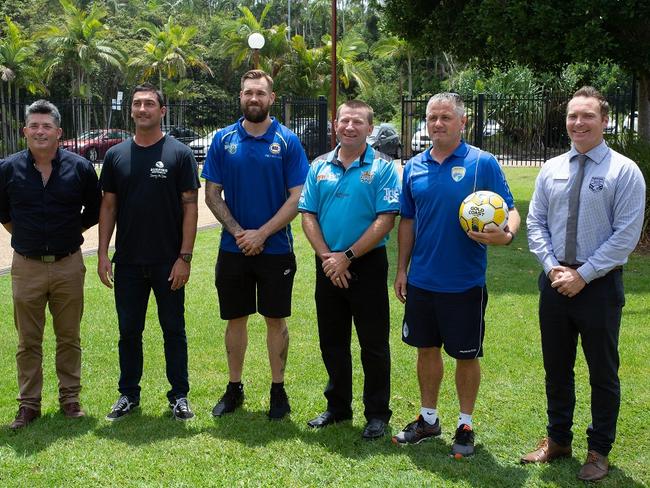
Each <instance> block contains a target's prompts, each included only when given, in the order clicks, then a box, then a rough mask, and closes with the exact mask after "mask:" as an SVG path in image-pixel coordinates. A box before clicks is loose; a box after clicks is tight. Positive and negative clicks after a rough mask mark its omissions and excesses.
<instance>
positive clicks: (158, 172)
mask: <svg viewBox="0 0 650 488" xmlns="http://www.w3.org/2000/svg"><path fill="white" fill-rule="evenodd" d="M168 171H169V170H168V169H167V168H165V163H163V162H162V161H156V162H155V163H154V164H153V167H152V168H151V169H150V170H149V177H150V178H167V172H168Z"/></svg>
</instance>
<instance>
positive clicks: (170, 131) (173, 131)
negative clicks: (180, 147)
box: [162, 125, 201, 145]
mask: <svg viewBox="0 0 650 488" xmlns="http://www.w3.org/2000/svg"><path fill="white" fill-rule="evenodd" d="M162 131H163V134H166V135H168V136H170V137H173V138H175V139H178V140H179V141H181V142H182V143H183V144H188V145H189V144H190V142H192V141H193V140H194V139H197V138H199V137H201V136H200V134H199V133H198V132H196V131H195V130H194V129H190V128H189V127H183V126H181V125H163V126H162Z"/></svg>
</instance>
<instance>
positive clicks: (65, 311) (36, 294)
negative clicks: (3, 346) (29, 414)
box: [11, 251, 86, 410]
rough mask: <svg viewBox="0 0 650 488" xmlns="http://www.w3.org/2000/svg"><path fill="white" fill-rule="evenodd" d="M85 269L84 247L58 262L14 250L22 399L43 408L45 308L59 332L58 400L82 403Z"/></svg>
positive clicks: (18, 366)
mask: <svg viewBox="0 0 650 488" xmlns="http://www.w3.org/2000/svg"><path fill="white" fill-rule="evenodd" d="M85 274H86V267H85V266H84V263H83V258H82V255H81V251H77V252H76V253H74V254H72V255H70V256H68V257H66V258H63V259H61V260H59V261H56V262H54V263H43V262H41V261H36V260H33V259H27V258H25V257H23V256H21V255H20V254H18V253H14V258H13V262H12V265H11V285H12V291H13V303H14V322H15V324H16V330H17V331H18V351H17V352H16V365H17V370H18V389H19V394H18V398H17V400H18V402H20V405H21V406H27V407H29V408H33V409H36V410H40V408H41V390H42V389H43V366H42V362H43V347H42V344H43V331H44V329H45V307H46V306H49V309H50V313H51V314H52V323H53V326H54V335H55V336H56V374H57V376H58V378H59V403H60V404H61V405H64V404H66V403H72V402H78V401H79V391H80V390H81V383H80V380H81V343H80V338H79V325H80V323H81V316H82V314H83V291H84V277H85Z"/></svg>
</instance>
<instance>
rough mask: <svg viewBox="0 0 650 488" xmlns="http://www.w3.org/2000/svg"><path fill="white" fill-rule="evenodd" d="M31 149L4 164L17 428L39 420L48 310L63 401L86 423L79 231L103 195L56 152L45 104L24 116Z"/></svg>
mask: <svg viewBox="0 0 650 488" xmlns="http://www.w3.org/2000/svg"><path fill="white" fill-rule="evenodd" d="M25 119H26V120H25V128H24V129H23V133H24V134H25V138H26V139H27V148H28V149H26V150H24V151H20V152H18V153H16V154H13V155H11V156H9V157H8V158H7V159H6V160H4V161H0V222H1V223H2V225H3V226H4V227H5V229H6V230H7V231H8V232H9V233H10V234H11V247H13V248H14V257H13V261H12V264H11V279H12V280H11V284H12V290H13V302H14V319H15V323H16V330H17V331H18V352H17V353H16V364H17V367H18V387H19V394H18V401H19V402H20V408H19V409H18V414H17V415H16V419H15V420H14V421H13V423H12V424H11V425H10V427H11V428H12V429H19V428H22V427H25V426H26V425H27V424H29V423H30V422H32V421H33V420H35V419H36V418H38V417H40V415H41V390H42V387H43V369H42V358H43V349H42V343H43V330H44V328H45V307H46V306H49V308H50V312H51V313H52V325H53V328H54V334H55V336H56V373H57V376H58V379H59V403H60V405H61V410H62V411H63V414H64V415H65V416H66V417H71V418H77V417H83V416H84V415H85V414H84V411H83V410H82V409H81V407H80V404H79V391H80V390H81V382H80V380H81V345H80V339H79V325H80V322H81V316H82V312H83V287H84V277H85V274H86V268H85V266H84V263H83V258H82V256H81V250H80V246H81V243H82V242H83V237H82V235H81V234H82V233H83V232H84V231H85V230H86V229H88V228H90V227H92V226H93V225H95V224H96V223H97V219H98V215H99V203H100V199H101V194H100V191H99V185H98V182H97V173H96V172H95V169H94V168H93V166H92V164H90V163H89V162H88V161H87V160H85V159H84V158H82V157H81V156H78V155H76V154H73V153H70V152H68V151H65V150H63V149H59V148H58V140H59V137H61V133H62V129H61V115H60V114H59V111H58V109H57V108H56V107H55V106H54V105H53V104H51V103H50V102H48V101H46V100H38V101H36V102H34V103H33V104H31V105H30V106H29V107H27V110H26V111H25Z"/></svg>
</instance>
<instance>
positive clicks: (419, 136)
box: [411, 120, 431, 154]
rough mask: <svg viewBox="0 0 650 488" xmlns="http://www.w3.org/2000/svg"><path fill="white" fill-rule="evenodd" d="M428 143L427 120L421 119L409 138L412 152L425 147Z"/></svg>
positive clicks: (429, 141) (417, 151)
mask: <svg viewBox="0 0 650 488" xmlns="http://www.w3.org/2000/svg"><path fill="white" fill-rule="evenodd" d="M430 145H431V139H429V132H428V131H427V121H426V120H421V121H420V123H419V124H418V128H417V129H416V130H415V134H413V138H412V139H411V150H412V151H413V154H417V153H420V152H422V151H424V150H425V149H427V148H428V147H429V146H430Z"/></svg>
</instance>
